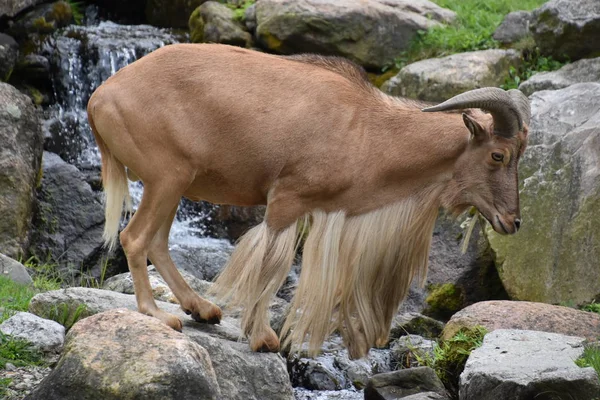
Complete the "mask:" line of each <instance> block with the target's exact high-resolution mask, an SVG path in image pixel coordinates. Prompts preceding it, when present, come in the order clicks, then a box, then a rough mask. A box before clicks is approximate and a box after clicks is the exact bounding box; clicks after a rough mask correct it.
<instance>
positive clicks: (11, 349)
mask: <svg viewBox="0 0 600 400" xmlns="http://www.w3.org/2000/svg"><path fill="white" fill-rule="evenodd" d="M8 362H9V363H11V364H13V365H15V366H17V367H21V366H26V365H42V364H43V354H42V353H41V352H40V351H39V350H37V349H35V348H33V347H32V346H31V344H30V343H29V342H27V341H25V340H22V339H17V338H14V337H12V336H10V335H5V334H4V333H2V332H0V369H4V368H6V363H8Z"/></svg>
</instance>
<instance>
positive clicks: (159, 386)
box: [28, 309, 223, 400]
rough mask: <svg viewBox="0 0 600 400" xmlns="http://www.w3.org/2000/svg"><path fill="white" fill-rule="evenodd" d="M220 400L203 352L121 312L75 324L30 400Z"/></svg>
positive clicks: (134, 315)
mask: <svg viewBox="0 0 600 400" xmlns="http://www.w3.org/2000/svg"><path fill="white" fill-rule="evenodd" d="M93 398H96V399H98V398H102V399H106V400H113V399H114V400H117V399H119V400H125V399H132V400H133V399H139V398H144V399H148V400H158V399H165V398H169V399H182V400H188V399H189V400H191V399H196V398H202V399H221V398H223V397H221V392H220V389H219V385H218V383H217V377H216V374H215V370H214V369H213V366H212V363H211V360H210V356H209V355H208V352H207V351H206V349H204V348H203V347H202V346H200V345H199V344H197V343H195V342H193V341H192V340H190V339H188V338H187V337H186V336H185V335H184V334H182V333H179V332H176V331H174V330H173V329H171V328H169V327H168V326H166V325H164V324H163V323H161V322H160V321H159V320H157V319H155V318H151V317H147V316H145V315H142V314H139V313H136V312H132V311H129V310H124V309H117V310H112V311H108V312H105V313H102V314H98V315H95V316H93V317H89V318H86V319H84V320H82V321H80V322H79V323H77V324H76V325H75V326H74V327H73V328H72V329H71V330H70V331H69V334H68V336H67V340H66V343H65V350H64V352H63V354H62V356H61V358H60V360H59V362H58V365H57V366H56V368H54V370H53V371H52V372H51V373H50V375H48V377H46V379H44V380H43V381H42V383H41V384H40V386H39V387H38V388H37V389H36V390H35V391H34V392H33V393H32V394H31V395H30V396H29V397H28V399H30V400H36V399H39V400H42V399H43V400H58V399H60V400H71V399H72V400H75V399H77V400H79V399H93Z"/></svg>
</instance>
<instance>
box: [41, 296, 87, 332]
mask: <svg viewBox="0 0 600 400" xmlns="http://www.w3.org/2000/svg"><path fill="white" fill-rule="evenodd" d="M89 315H90V314H89V312H88V309H87V306H86V305H85V304H78V305H77V306H75V305H73V304H67V303H62V304H59V305H57V306H54V307H52V309H51V310H50V313H49V315H46V316H45V317H46V318H48V319H51V320H53V321H56V322H58V323H59V324H61V325H62V326H64V327H65V330H67V331H68V330H69V329H71V328H72V327H73V325H75V323H76V322H77V321H79V320H80V319H83V318H85V317H88V316H89Z"/></svg>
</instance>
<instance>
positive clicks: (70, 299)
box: [29, 288, 293, 400]
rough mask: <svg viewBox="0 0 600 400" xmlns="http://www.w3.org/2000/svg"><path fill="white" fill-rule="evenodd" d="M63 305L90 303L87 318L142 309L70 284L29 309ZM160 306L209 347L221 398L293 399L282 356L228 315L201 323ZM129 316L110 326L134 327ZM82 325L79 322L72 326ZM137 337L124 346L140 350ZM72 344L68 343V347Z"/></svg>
mask: <svg viewBox="0 0 600 400" xmlns="http://www.w3.org/2000/svg"><path fill="white" fill-rule="evenodd" d="M62 304H67V305H68V306H69V307H70V308H73V307H76V306H78V305H80V304H83V305H85V312H84V314H83V316H84V317H85V316H89V315H94V314H98V313H104V312H106V311H109V312H111V313H112V312H114V311H110V310H114V309H115V308H125V309H127V310H136V309H137V306H136V302H135V296H132V295H125V294H121V293H115V292H110V291H107V290H99V289H89V288H69V289H66V290H57V291H51V292H46V293H41V294H38V295H36V296H35V297H34V298H33V299H32V300H31V303H30V306H29V309H30V312H33V313H34V314H37V315H40V316H42V317H43V316H45V315H48V313H51V312H52V310H53V309H56V308H57V307H61V305H62ZM157 304H158V306H159V307H160V308H161V309H162V310H165V311H167V312H169V313H172V314H175V315H177V316H178V317H179V318H180V319H181V320H182V321H183V334H184V335H185V336H186V337H187V338H188V340H191V341H193V342H195V343H197V344H199V345H200V346H202V347H203V348H204V349H206V351H208V354H209V357H210V363H211V365H212V367H213V369H214V371H215V374H216V377H217V383H218V386H219V390H220V393H221V396H220V397H218V398H220V399H232V400H262V399H273V400H291V399H292V398H293V394H292V387H291V385H290V381H289V377H288V374H287V371H286V366H285V362H284V360H283V359H282V358H281V356H279V355H278V354H273V353H254V352H252V351H251V350H250V347H249V346H248V343H247V342H246V341H245V340H241V339H240V338H242V337H243V335H242V331H241V330H240V327H239V322H238V321H237V320H236V319H233V318H229V317H225V318H224V319H223V320H221V323H220V324H218V325H209V324H200V323H197V322H194V321H192V320H191V319H190V317H189V316H186V315H185V314H184V312H183V311H182V310H181V309H180V308H179V306H178V305H176V304H171V303H165V302H162V301H159V302H157ZM121 312H124V311H121ZM136 314H137V313H136ZM100 315H103V314H100ZM128 318H129V317H127V318H124V319H119V318H116V319H114V320H111V321H112V322H111V324H113V325H115V326H116V328H115V332H119V331H126V330H129V329H131V328H130V327H131V326H132V325H135V324H131V323H129V322H128ZM144 318H146V317H144ZM151 320H152V321H153V322H152V324H153V325H156V324H158V325H160V326H161V327H162V326H163V324H162V323H160V322H159V321H158V320H154V319H151ZM85 321H87V319H84V320H83V321H82V322H80V323H83V322H85ZM77 326H78V324H76V325H75V326H74V327H73V328H72V330H73V329H76V327H77ZM164 327H165V329H167V331H169V332H175V331H173V330H171V329H170V328H168V327H166V325H165V326H164ZM144 337H147V336H144ZM137 340H138V339H136V337H135V335H132V336H131V337H128V339H127V340H126V341H124V342H123V343H121V344H122V346H123V348H124V349H127V348H130V347H131V348H136V347H137V346H138V345H137V344H136V342H137ZM68 346H69V344H68V343H67V344H66V347H67V348H68ZM59 365H60V362H59ZM145 365H146V361H143V360H140V364H138V365H137V367H136V368H139V369H140V370H143V369H144V368H146V367H145ZM42 398H43V397H40V399H42ZM168 398H179V397H168ZM199 398H204V397H199ZM182 399H184V398H183V397H182Z"/></svg>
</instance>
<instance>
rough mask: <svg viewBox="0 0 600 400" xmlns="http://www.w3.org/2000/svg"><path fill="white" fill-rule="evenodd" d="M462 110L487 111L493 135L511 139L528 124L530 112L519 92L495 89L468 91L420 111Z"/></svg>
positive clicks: (525, 98)
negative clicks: (491, 121)
mask: <svg viewBox="0 0 600 400" xmlns="http://www.w3.org/2000/svg"><path fill="white" fill-rule="evenodd" d="M463 108H481V109H483V110H486V111H489V113H490V114H492V118H493V119H494V134H495V135H498V136H503V137H507V138H510V137H513V136H514V135H516V134H517V132H519V131H520V130H522V129H523V125H524V124H527V125H528V124H529V119H530V115H531V111H530V108H529V99H528V98H527V97H526V96H525V95H524V94H523V93H521V92H520V91H519V90H516V89H511V90H509V91H508V92H505V91H504V90H502V89H499V88H495V87H486V88H481V89H475V90H470V91H468V92H465V93H462V94H459V95H457V96H454V97H452V98H451V99H449V100H446V101H445V102H443V103H441V104H438V105H437V106H433V107H427V108H424V109H423V110H422V111H425V112H434V111H447V110H457V109H463Z"/></svg>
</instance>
